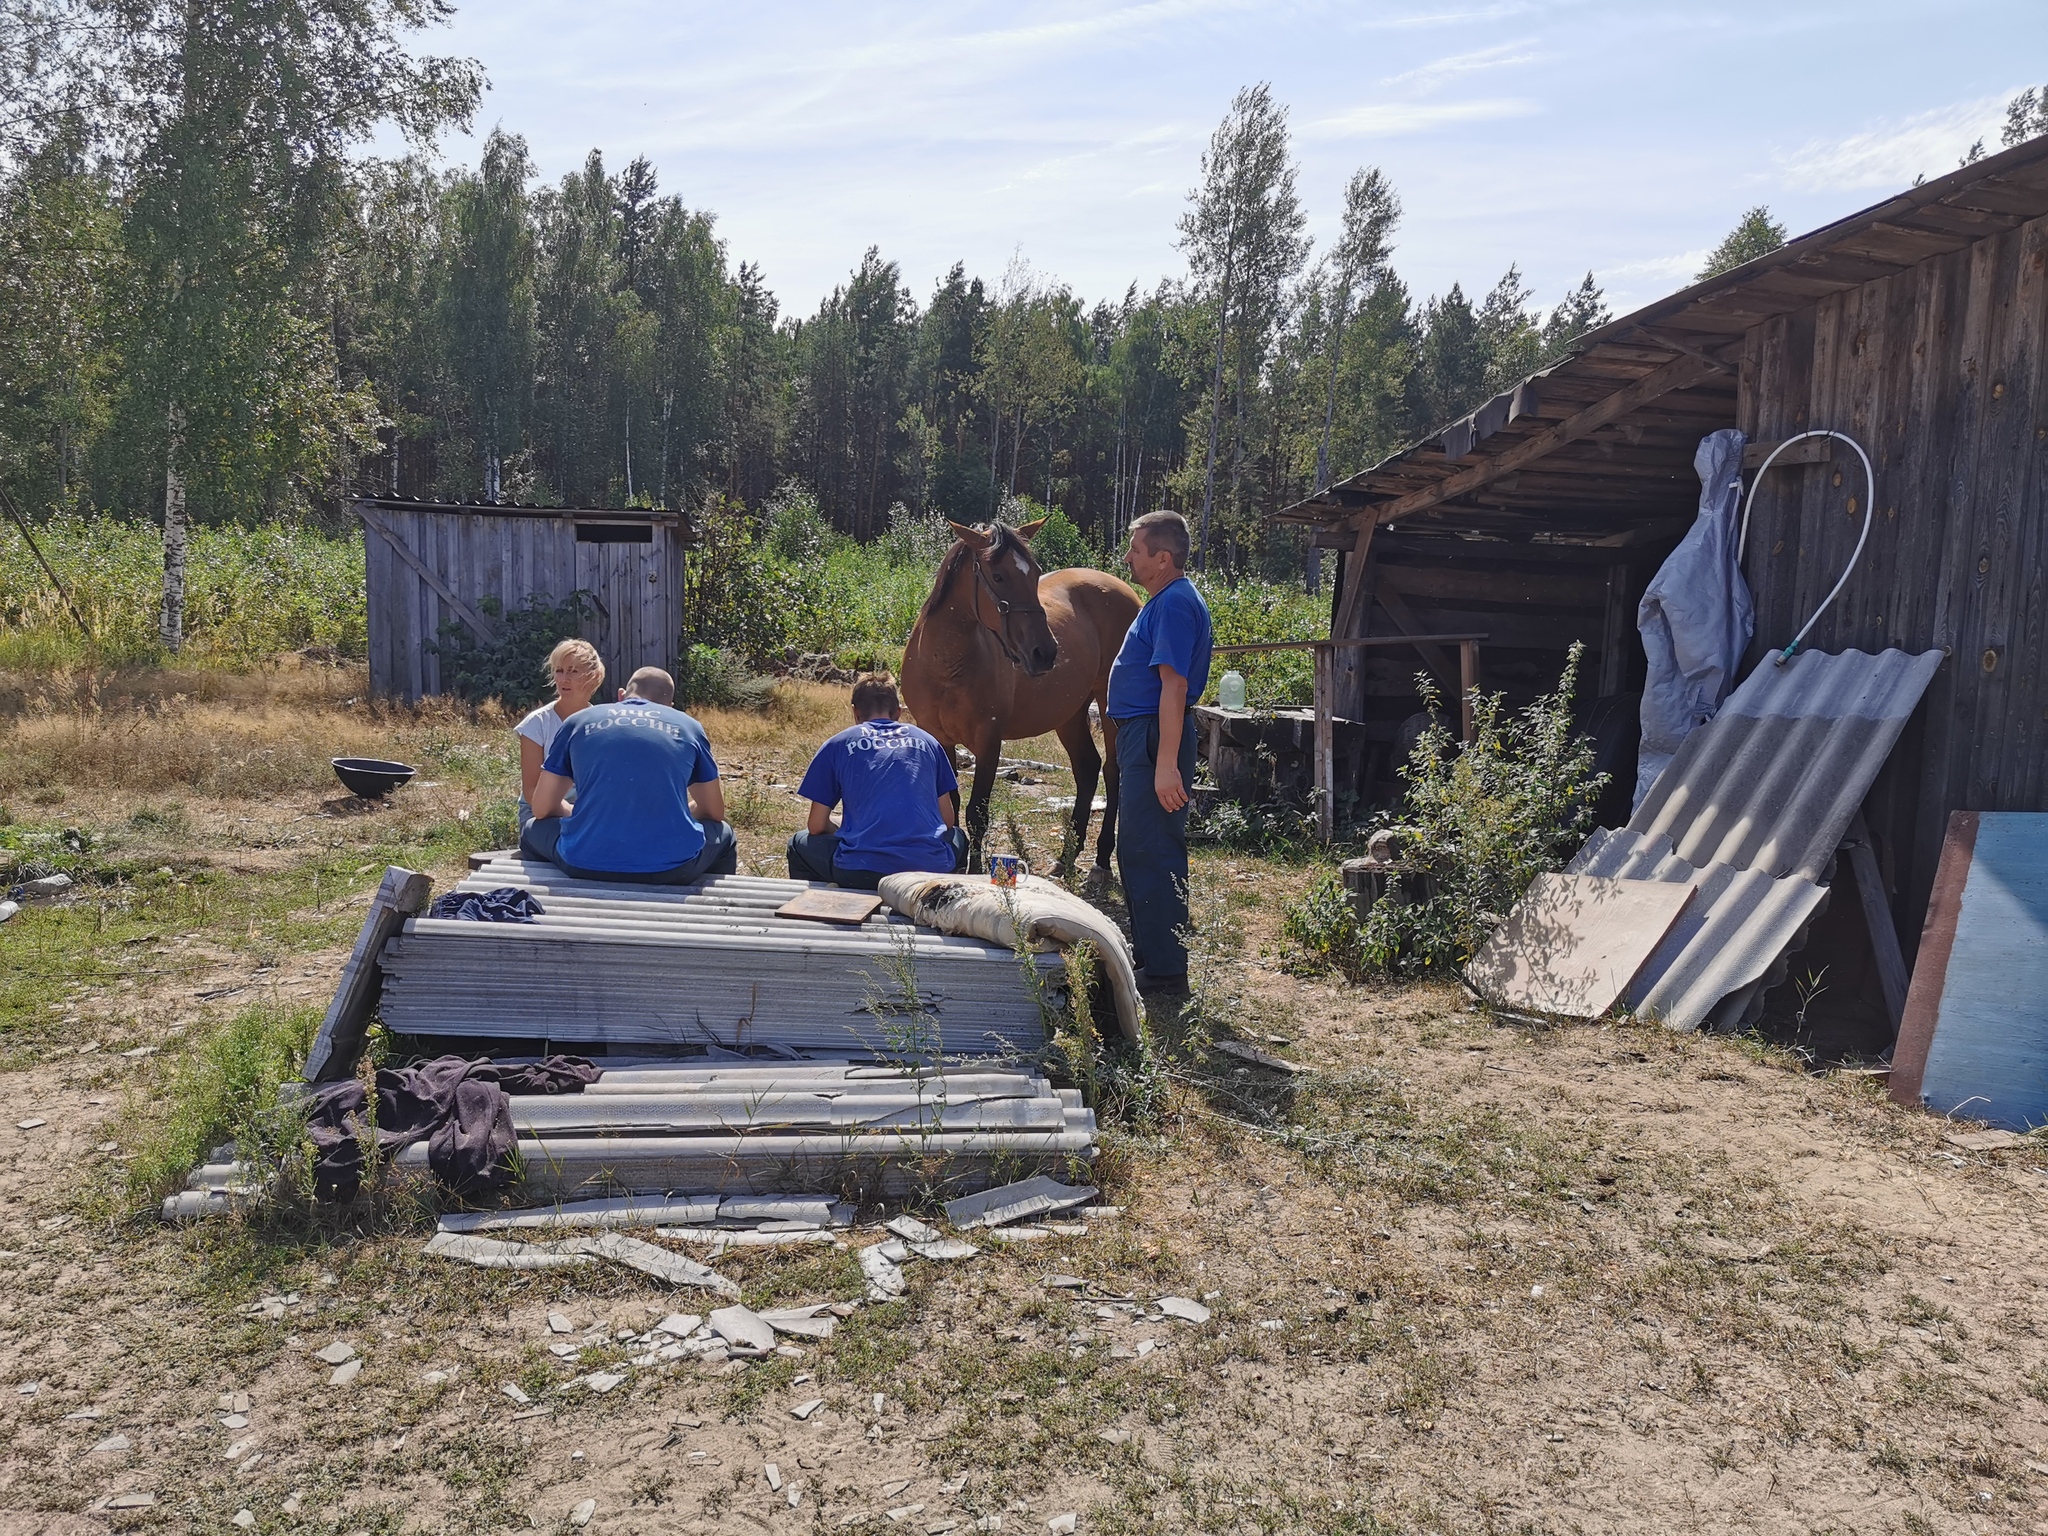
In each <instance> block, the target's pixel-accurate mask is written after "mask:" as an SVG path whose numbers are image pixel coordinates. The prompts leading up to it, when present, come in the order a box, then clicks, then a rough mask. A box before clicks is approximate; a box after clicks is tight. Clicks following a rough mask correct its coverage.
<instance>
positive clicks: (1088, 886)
mask: <svg viewBox="0 0 2048 1536" xmlns="http://www.w3.org/2000/svg"><path fill="white" fill-rule="evenodd" d="M1108 888H1109V871H1108V870H1107V869H1105V868H1103V867H1102V866H1101V865H1100V864H1098V865H1096V866H1095V867H1094V868H1093V869H1091V870H1089V871H1088V878H1087V879H1086V880H1084V881H1082V882H1081V889H1082V890H1083V891H1084V892H1085V893H1086V894H1088V895H1090V896H1097V895H1100V894H1101V893H1102V892H1103V891H1105V890H1107V889H1108Z"/></svg>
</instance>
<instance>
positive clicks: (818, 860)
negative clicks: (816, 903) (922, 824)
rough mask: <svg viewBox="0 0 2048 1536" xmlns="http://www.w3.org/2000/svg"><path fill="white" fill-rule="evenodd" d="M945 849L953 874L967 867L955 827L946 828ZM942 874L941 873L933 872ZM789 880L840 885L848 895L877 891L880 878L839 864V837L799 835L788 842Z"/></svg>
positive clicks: (831, 834)
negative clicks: (948, 851)
mask: <svg viewBox="0 0 2048 1536" xmlns="http://www.w3.org/2000/svg"><path fill="white" fill-rule="evenodd" d="M946 846H947V847H948V848H950V849H951V850H952V851H953V869H952V872H953V873H954V874H958V873H959V872H960V871H961V870H963V869H965V868H966V867H967V834H966V833H965V832H962V831H961V830H960V829H959V828H958V827H948V828H946ZM932 873H933V874H944V873H946V871H944V870H933V871H932ZM789 878H790V879H792V880H812V881H816V882H817V883H819V884H821V885H840V886H844V887H846V889H848V890H850V891H872V890H875V889H878V888H879V887H880V885H881V883H882V877H881V876H880V875H878V874H876V873H875V872H874V871H873V870H871V869H848V868H847V867H846V866H845V865H844V864H841V863H840V862H839V834H838V833H837V832H820V833H818V834H816V835H815V836H813V835H812V834H811V833H809V832H799V833H797V834H796V836H794V837H792V838H791V839H790V840H789Z"/></svg>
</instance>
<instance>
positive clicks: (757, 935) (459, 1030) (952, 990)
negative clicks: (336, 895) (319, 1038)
mask: <svg viewBox="0 0 2048 1536" xmlns="http://www.w3.org/2000/svg"><path fill="white" fill-rule="evenodd" d="M501 886H518V887H523V888H524V889H526V890H529V891H531V892H533V894H534V896H535V897H536V898H537V899H538V900H539V902H540V903H541V905H542V907H543V908H544V909H545V913H544V915H543V916H542V917H540V918H539V919H538V920H536V921H535V922H532V923H473V922H458V921H455V920H453V919H439V918H427V917H420V918H411V919H408V920H407V922H406V924H405V927H404V930H403V931H402V932H401V933H400V935H399V936H398V937H397V938H394V939H393V940H391V942H390V943H389V944H387V945H386V946H385V949H384V953H383V957H382V965H383V971H384V998H383V1004H382V1012H383V1016H384V1022H385V1024H386V1025H387V1026H389V1027H390V1028H391V1029H393V1030H396V1031H398V1032H400V1033H404V1034H413V1035H434V1036H449V1035H465V1036H470V1037H473V1038H477V1037H481V1038H493V1037H500V1038H502V1037H508V1036H509V1037H516V1038H523V1039H531V1040H535V1041H551V1042H554V1043H555V1044H557V1045H564V1046H569V1047H571V1048H573V1047H574V1046H575V1045H578V1044H599V1043H602V1044H604V1045H607V1046H617V1045H646V1046H666V1047H670V1048H691V1047H719V1048H724V1049H728V1050H744V1049H746V1048H748V1047H750V1046H755V1045H762V1044H767V1045H773V1046H777V1047H783V1048H787V1049H791V1050H797V1051H830V1052H840V1053H844V1052H847V1051H855V1052H873V1053H877V1054H880V1055H884V1056H888V1057H891V1058H899V1057H903V1056H928V1055H932V1054H935V1053H943V1054H946V1055H977V1054H982V1055H986V1054H1005V1053H1007V1054H1010V1055H1013V1056H1035V1055H1036V1054H1037V1053H1038V1052H1039V1051H1040V1050H1042V1049H1043V1047H1044V1045H1045V1025H1044V1022H1043V1015H1042V1014H1041V1012H1040V1009H1039V1005H1038V998H1037V996H1036V994H1035V989H1034V987H1033V985H1032V983H1031V982H1030V980H1028V979H1027V977H1026V975H1025V973H1024V969H1023V967H1021V966H1020V965H1019V963H1018V960H1017V957H1016V955H1014V954H1012V953H1011V952H1010V951H1009V950H1007V949H1003V948H1001V947H1000V946H998V945H994V944H985V943H983V942H982V941H980V940H979V939H966V938H954V937H951V936H948V935H944V934H939V933H935V932H933V931H932V930H931V929H929V928H921V927H919V926H917V925H915V924H913V923H910V922H908V921H906V920H904V919H902V918H900V917H896V916H894V915H893V914H882V913H878V914H877V915H876V916H874V917H872V918H870V919H869V920H868V921H867V922H866V923H864V924H861V925H859V926H857V927H853V926H847V925H844V924H838V923H825V922H808V921H802V920H794V919H790V918H780V917H777V916H775V909H776V908H777V907H778V906H780V905H782V904H783V903H784V902H786V901H788V900H789V899H790V898H791V897H793V896H797V895H801V894H802V893H803V892H804V891H805V890H807V889H809V887H808V886H806V885H805V884H804V883H803V882H801V881H797V880H771V879H761V878H755V877H751V876H745V875H725V876H721V877H719V878H717V879H713V880H707V881H705V882H704V883H702V884H701V885H696V886H680V887H677V886H646V885H628V884H616V885H614V884H607V883H604V882H600V881H591V880H576V879H572V878H570V877H569V876H567V875H565V874H563V873H562V871H561V870H559V869H557V868H556V867H555V866H553V865H550V864H535V863H529V862H527V861H524V860H521V859H518V858H514V857H501V858H500V859H498V860H497V861H495V862H493V863H491V864H489V865H487V866H485V867H484V868H483V869H481V870H479V871H477V872H476V873H475V874H473V875H471V876H470V878H469V879H467V880H465V881H464V882H463V883H462V884H461V885H460V886H459V887H457V889H459V890H463V891H488V890H492V889H496V888H498V887H501ZM1036 967H1037V970H1038V973H1039V975H1040V978H1041V979H1042V980H1046V981H1057V979H1058V973H1059V971H1060V960H1059V957H1058V956H1056V955H1042V956H1038V957H1036Z"/></svg>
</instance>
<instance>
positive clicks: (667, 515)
mask: <svg viewBox="0 0 2048 1536" xmlns="http://www.w3.org/2000/svg"><path fill="white" fill-rule="evenodd" d="M348 504H349V506H351V507H365V506H367V507H376V508H380V509H388V510H390V511H393V512H443V513H455V512H462V513H468V514H470V515H472V516H477V517H549V518H556V517H566V518H571V519H576V520H579V521H581V520H588V521H592V522H606V523H686V522H688V521H689V514H687V513H685V512H681V511H677V510H674V509H670V508H662V507H556V506H540V505H537V504H532V503H528V502H518V501H415V500H414V499H413V498H412V497H410V496H351V497H349V499H348Z"/></svg>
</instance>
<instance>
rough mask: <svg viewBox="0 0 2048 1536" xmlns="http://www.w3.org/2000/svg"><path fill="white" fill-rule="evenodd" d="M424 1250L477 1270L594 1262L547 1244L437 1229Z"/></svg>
mask: <svg viewBox="0 0 2048 1536" xmlns="http://www.w3.org/2000/svg"><path fill="white" fill-rule="evenodd" d="M426 1251H427V1252H428V1253H431V1254H433V1255H434V1256H435V1257H436V1258H441V1259H458V1260H460V1261H461V1262H463V1263H465V1264H474V1265H476V1266H477V1267H478V1268H479V1269H567V1268H569V1267H570V1266H572V1265H576V1264H591V1263H594V1262H596V1261H595V1260H594V1259H592V1258H591V1256H590V1255H589V1254H586V1253H563V1252H560V1251H558V1250H556V1249H555V1248H554V1247H553V1246H552V1245H550V1244H547V1243H506V1242H500V1241H499V1240H498V1239H497V1238H495V1237H467V1236H459V1235H457V1234H455V1233H453V1232H436V1233H435V1234H434V1235H433V1236H432V1237H430V1238H428V1239H427V1247H426Z"/></svg>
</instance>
